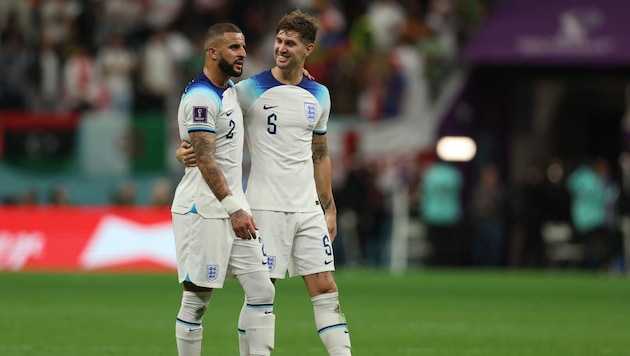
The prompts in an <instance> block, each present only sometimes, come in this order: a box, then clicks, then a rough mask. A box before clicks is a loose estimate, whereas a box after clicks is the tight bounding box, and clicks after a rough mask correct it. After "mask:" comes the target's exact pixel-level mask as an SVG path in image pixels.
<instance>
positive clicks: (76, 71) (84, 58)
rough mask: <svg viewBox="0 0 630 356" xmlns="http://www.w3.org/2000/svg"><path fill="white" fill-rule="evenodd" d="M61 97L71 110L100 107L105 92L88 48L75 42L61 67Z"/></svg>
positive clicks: (104, 99)
mask: <svg viewBox="0 0 630 356" xmlns="http://www.w3.org/2000/svg"><path fill="white" fill-rule="evenodd" d="M63 98H64V103H65V106H66V107H67V108H69V109H71V110H79V111H82V110H91V109H98V108H102V107H103V106H104V105H105V103H106V102H107V92H106V91H105V88H104V87H103V85H102V83H101V81H100V79H99V78H98V74H97V72H96V62H95V60H94V57H93V55H92V53H91V50H90V48H89V47H88V46H87V45H85V44H81V43H77V44H76V47H75V49H74V52H73V53H72V54H71V55H70V57H69V58H68V59H67V60H66V62H65V64H64V68H63Z"/></svg>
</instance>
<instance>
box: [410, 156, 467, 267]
mask: <svg viewBox="0 0 630 356" xmlns="http://www.w3.org/2000/svg"><path fill="white" fill-rule="evenodd" d="M463 183H464V178H463V176H462V174H461V172H460V171H459V169H457V168H456V167H455V166H454V165H453V164H451V163H449V162H445V161H442V160H438V161H437V162H435V163H433V164H432V165H431V166H429V167H428V168H427V170H426V171H425V173H424V176H423V177H422V180H421V183H420V184H421V186H420V216H421V218H422V220H423V221H424V223H425V225H426V227H427V242H428V243H429V245H430V252H429V257H428V261H427V264H428V265H430V266H453V265H458V264H461V263H462V262H463V261H462V258H461V254H462V251H461V249H462V243H463V241H462V240H461V231H460V227H461V223H462V218H463V211H462V210H463V209H462V203H461V198H462V197H461V194H462V187H463Z"/></svg>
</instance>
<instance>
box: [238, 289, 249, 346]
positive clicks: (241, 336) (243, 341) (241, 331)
mask: <svg viewBox="0 0 630 356" xmlns="http://www.w3.org/2000/svg"><path fill="white" fill-rule="evenodd" d="M246 307H247V300H244V301H243V306H242V307H241V313H240V314H239V315H238V350H239V351H240V356H249V343H248V342H247V335H246V334H245V328H246V326H245V325H246V324H247V321H246V320H245V308H246Z"/></svg>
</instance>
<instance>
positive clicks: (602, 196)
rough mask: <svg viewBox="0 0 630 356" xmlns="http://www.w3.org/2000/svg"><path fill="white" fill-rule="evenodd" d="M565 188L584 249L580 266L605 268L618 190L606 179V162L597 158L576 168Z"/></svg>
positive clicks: (607, 176)
mask: <svg viewBox="0 0 630 356" xmlns="http://www.w3.org/2000/svg"><path fill="white" fill-rule="evenodd" d="M567 189H568V191H569V193H570V194H571V217H572V223H573V227H574V229H575V232H576V235H577V239H578V240H579V241H580V242H582V243H583V244H584V246H585V256H584V267H586V268H587V269H594V270H597V269H602V268H607V267H608V262H609V259H610V246H611V243H612V236H613V235H614V234H613V231H612V229H611V227H612V226H614V223H615V221H616V220H617V217H616V213H617V207H616V204H617V199H618V196H619V188H618V186H617V184H616V183H615V182H614V181H611V180H610V176H609V164H608V162H607V161H606V159H605V158H602V157H598V158H596V159H595V160H594V161H592V162H585V163H583V164H581V165H580V166H578V167H577V168H576V169H575V170H574V171H573V172H572V173H571V174H570V175H569V177H568V179H567Z"/></svg>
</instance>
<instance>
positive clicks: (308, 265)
mask: <svg viewBox="0 0 630 356" xmlns="http://www.w3.org/2000/svg"><path fill="white" fill-rule="evenodd" d="M294 214H295V215H296V217H297V220H298V230H297V232H296V234H295V238H294V241H293V251H292V258H291V259H290V261H289V275H290V276H291V277H294V276H306V275H309V274H314V273H319V272H326V271H334V270H335V256H334V253H333V247H332V242H331V240H330V236H329V234H328V227H327V225H326V219H325V218H324V214H323V213H322V212H319V211H318V212H313V213H294Z"/></svg>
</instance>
